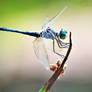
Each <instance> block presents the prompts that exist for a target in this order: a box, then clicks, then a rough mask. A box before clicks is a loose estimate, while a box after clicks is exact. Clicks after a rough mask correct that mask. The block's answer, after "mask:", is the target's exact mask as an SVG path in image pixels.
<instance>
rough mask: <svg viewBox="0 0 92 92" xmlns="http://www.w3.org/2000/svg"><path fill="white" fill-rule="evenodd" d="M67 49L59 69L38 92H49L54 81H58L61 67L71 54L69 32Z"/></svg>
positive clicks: (61, 70)
mask: <svg viewBox="0 0 92 92" xmlns="http://www.w3.org/2000/svg"><path fill="white" fill-rule="evenodd" d="M69 43H70V45H69V48H68V50H67V53H66V55H65V57H64V59H63V61H62V63H61V64H60V66H59V68H57V70H56V71H55V72H54V74H53V75H52V76H51V77H50V78H49V80H48V81H47V82H46V83H45V84H44V86H43V87H42V88H41V89H40V91H39V92H50V88H51V87H52V85H53V84H54V83H55V81H56V80H57V79H58V77H59V76H60V74H61V72H63V67H64V65H65V63H66V61H67V59H68V57H69V54H70V52H71V49H72V39H71V32H70V34H69Z"/></svg>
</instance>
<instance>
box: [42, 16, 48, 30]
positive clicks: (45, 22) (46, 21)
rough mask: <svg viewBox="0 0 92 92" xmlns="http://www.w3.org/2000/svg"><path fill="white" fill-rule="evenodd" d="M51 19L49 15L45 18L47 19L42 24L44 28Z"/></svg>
mask: <svg viewBox="0 0 92 92" xmlns="http://www.w3.org/2000/svg"><path fill="white" fill-rule="evenodd" d="M48 19H49V17H48V16H46V19H45V21H44V24H43V26H42V29H43V28H44V27H45V25H46V24H47V23H48V21H49V20H48Z"/></svg>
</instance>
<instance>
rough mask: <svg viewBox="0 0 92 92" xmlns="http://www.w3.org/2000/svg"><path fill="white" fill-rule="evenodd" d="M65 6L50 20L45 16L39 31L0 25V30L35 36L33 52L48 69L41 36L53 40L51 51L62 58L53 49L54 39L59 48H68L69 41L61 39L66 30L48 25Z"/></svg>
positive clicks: (64, 35)
mask: <svg viewBox="0 0 92 92" xmlns="http://www.w3.org/2000/svg"><path fill="white" fill-rule="evenodd" d="M66 8H67V6H65V7H64V8H63V9H62V10H61V11H60V12H59V13H58V14H57V15H56V16H54V17H53V18H52V19H50V20H48V17H47V18H46V22H45V23H44V25H43V26H42V29H41V30H40V31H39V32H30V31H22V30H17V29H11V28H6V27H0V31H7V32H15V33H21V34H25V35H29V36H33V37H36V39H35V41H34V42H33V44H34V51H35V54H36V56H37V57H38V58H39V59H40V61H42V62H41V63H42V64H43V65H44V66H45V68H46V69H48V68H49V63H48V61H49V59H48V54H47V52H46V48H45V46H44V43H43V38H46V39H51V40H52V41H53V52H54V53H55V54H57V55H59V56H60V57H62V58H64V55H62V54H60V53H58V52H57V51H56V50H55V41H56V43H57V45H58V47H59V48H60V49H62V48H68V46H69V43H65V42H63V41H62V40H63V39H65V38H66V35H67V31H66V30H65V29H61V30H60V32H59V33H58V32H56V31H55V30H54V29H52V28H51V27H50V25H51V24H52V23H53V22H54V21H55V20H56V19H57V18H58V17H59V16H60V15H61V14H62V13H63V12H64V10H65V9H66Z"/></svg>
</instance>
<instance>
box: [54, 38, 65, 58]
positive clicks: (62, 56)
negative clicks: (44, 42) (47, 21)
mask: <svg viewBox="0 0 92 92" xmlns="http://www.w3.org/2000/svg"><path fill="white" fill-rule="evenodd" d="M53 52H54V53H55V54H57V55H59V56H61V57H62V58H64V55H61V54H59V53H58V52H56V51H55V42H54V39H53Z"/></svg>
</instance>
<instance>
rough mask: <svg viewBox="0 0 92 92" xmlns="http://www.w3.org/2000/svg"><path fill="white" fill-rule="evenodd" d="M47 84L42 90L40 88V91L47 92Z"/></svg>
mask: <svg viewBox="0 0 92 92" xmlns="http://www.w3.org/2000/svg"><path fill="white" fill-rule="evenodd" d="M46 87H47V86H46V85H45V86H43V87H42V88H41V89H40V90H39V92H45V91H46Z"/></svg>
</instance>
